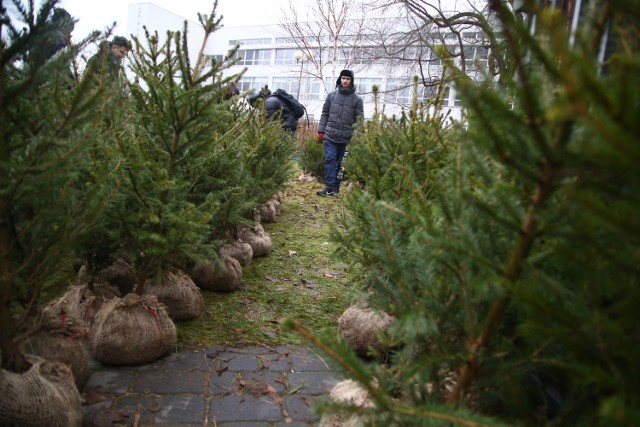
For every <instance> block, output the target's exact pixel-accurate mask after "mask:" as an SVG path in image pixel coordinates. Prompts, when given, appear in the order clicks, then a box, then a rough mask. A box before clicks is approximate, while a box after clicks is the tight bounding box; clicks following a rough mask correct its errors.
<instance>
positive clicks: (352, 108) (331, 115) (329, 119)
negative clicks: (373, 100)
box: [318, 86, 364, 144]
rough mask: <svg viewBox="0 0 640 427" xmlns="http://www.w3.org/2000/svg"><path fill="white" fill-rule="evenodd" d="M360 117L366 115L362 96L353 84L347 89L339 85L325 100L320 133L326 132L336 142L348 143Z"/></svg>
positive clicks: (319, 126) (319, 127)
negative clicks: (357, 92)
mask: <svg viewBox="0 0 640 427" xmlns="http://www.w3.org/2000/svg"><path fill="white" fill-rule="evenodd" d="M359 117H364V105H363V102H362V98H361V97H360V95H358V94H356V90H355V88H354V87H353V86H351V87H350V88H347V89H344V88H342V87H339V88H337V89H336V90H334V91H333V92H331V93H330V94H329V95H327V99H325V101H324V105H323V106H322V115H321V116H320V123H319V124H318V133H324V134H325V136H326V137H327V138H328V139H329V140H331V141H333V142H335V143H336V144H347V143H348V142H350V141H351V137H352V136H353V131H354V125H355V124H356V123H358V118H359Z"/></svg>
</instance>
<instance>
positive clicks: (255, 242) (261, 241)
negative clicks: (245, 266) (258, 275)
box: [238, 224, 271, 257]
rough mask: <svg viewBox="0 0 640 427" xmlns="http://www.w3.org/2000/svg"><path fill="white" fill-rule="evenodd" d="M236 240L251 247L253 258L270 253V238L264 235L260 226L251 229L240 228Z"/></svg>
mask: <svg viewBox="0 0 640 427" xmlns="http://www.w3.org/2000/svg"><path fill="white" fill-rule="evenodd" d="M238 238H239V239H240V240H243V241H245V242H247V243H248V244H249V245H251V249H253V256H254V257H259V256H264V255H267V254H268V253H269V252H270V251H271V237H270V236H269V235H268V234H267V233H265V231H264V228H263V227H262V225H260V224H256V225H254V226H253V227H251V228H242V229H241V230H240V231H239V232H238Z"/></svg>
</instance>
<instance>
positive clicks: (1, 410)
mask: <svg viewBox="0 0 640 427" xmlns="http://www.w3.org/2000/svg"><path fill="white" fill-rule="evenodd" d="M26 358H27V360H28V361H29V363H31V365H32V366H31V368H30V369H29V370H27V371H26V372H23V373H16V372H10V371H5V370H0V425H2V426H31V427H76V426H81V425H82V413H81V411H80V408H81V399H80V393H79V392H78V389H77V387H76V385H75V383H74V381H73V374H72V373H71V370H70V369H69V367H67V366H66V365H65V364H63V363H60V362H53V361H49V360H45V359H42V358H40V357H38V356H33V355H26Z"/></svg>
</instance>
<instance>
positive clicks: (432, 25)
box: [280, 0, 504, 104]
mask: <svg viewBox="0 0 640 427" xmlns="http://www.w3.org/2000/svg"><path fill="white" fill-rule="evenodd" d="M365 1H366V3H361V4H358V3H352V2H349V3H348V4H347V3H346V2H345V1H343V0H315V2H314V4H313V7H312V8H311V9H310V12H309V13H308V14H307V15H306V16H304V17H301V16H299V13H298V10H299V9H298V8H297V7H296V6H295V5H294V3H293V2H290V3H289V10H288V11H283V12H284V13H283V17H284V18H283V20H282V21H281V22H280V26H281V27H282V28H283V29H284V30H285V31H286V33H287V34H288V35H289V36H290V37H291V38H292V41H293V43H295V45H296V46H297V47H298V48H299V49H300V50H301V51H302V52H303V53H304V55H305V57H306V60H307V61H309V62H308V63H309V64H311V65H312V66H310V67H307V69H306V70H305V72H306V75H307V77H315V78H317V79H320V80H322V81H323V82H325V83H326V82H327V78H328V77H332V78H333V77H335V76H336V74H337V72H338V71H339V70H338V67H341V68H342V67H343V66H344V67H348V68H353V69H354V71H356V72H358V71H366V70H368V69H369V68H371V67H376V68H377V69H378V70H379V73H378V74H381V75H387V76H397V77H399V78H398V79H397V82H396V83H394V84H387V85H386V87H385V88H384V91H381V93H384V92H387V93H389V92H394V91H403V92H404V93H406V94H407V96H405V97H404V98H403V99H405V100H406V99H407V98H410V97H411V96H410V95H409V94H410V93H412V88H411V86H412V84H413V76H416V75H417V76H418V78H419V83H420V86H421V97H423V98H424V99H426V98H429V97H431V96H434V95H435V94H436V92H437V90H438V88H442V87H445V86H447V83H448V81H447V76H446V74H445V73H444V67H443V66H442V65H443V58H448V59H450V60H452V61H454V62H455V63H456V64H457V65H458V66H460V67H461V68H462V69H463V70H466V72H467V73H468V74H470V75H471V76H472V77H473V78H487V77H493V76H494V75H496V74H498V73H499V71H500V70H501V69H502V68H503V67H504V64H503V62H502V61H500V58H497V57H495V58H494V57H493V56H492V55H491V46H493V45H495V43H497V40H496V35H495V34H496V31H495V23H494V22H492V19H491V14H490V13H489V11H488V9H487V3H486V2H479V1H477V0H465V1H457V0H451V1H440V0H436V1H426V0H391V1H389V0H365ZM474 1H475V2H474ZM301 18H302V19H301ZM309 18H311V19H309ZM332 82H333V80H329V83H332ZM326 86H327V85H326V84H325V88H326V89H328V90H329V89H332V87H331V85H330V84H329V85H328V86H329V87H326ZM407 104H408V102H407Z"/></svg>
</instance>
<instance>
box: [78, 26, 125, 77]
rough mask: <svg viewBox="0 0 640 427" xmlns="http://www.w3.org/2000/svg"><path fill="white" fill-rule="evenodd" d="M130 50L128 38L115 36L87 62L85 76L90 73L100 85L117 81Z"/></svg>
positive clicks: (103, 43)
mask: <svg viewBox="0 0 640 427" xmlns="http://www.w3.org/2000/svg"><path fill="white" fill-rule="evenodd" d="M130 50H131V42H130V41H129V40H128V39H127V38H126V37H122V36H115V37H114V38H113V39H112V40H111V42H106V41H105V42H102V43H101V44H100V48H99V50H98V53H96V54H95V55H93V56H92V57H91V58H90V59H89V61H88V62H87V69H86V71H85V74H87V73H89V74H90V75H91V76H92V77H94V78H95V79H96V81H97V82H98V83H101V82H103V81H115V80H117V79H118V77H119V76H120V71H121V69H122V60H123V59H124V57H125V56H127V53H129V51H130Z"/></svg>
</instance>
